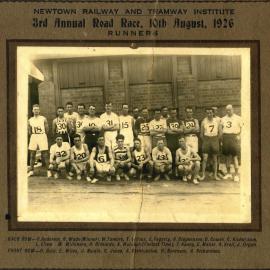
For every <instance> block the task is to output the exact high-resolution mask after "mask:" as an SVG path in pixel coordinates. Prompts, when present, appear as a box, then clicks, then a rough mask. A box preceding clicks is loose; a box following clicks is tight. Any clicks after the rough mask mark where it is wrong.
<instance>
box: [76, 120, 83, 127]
mask: <svg viewBox="0 0 270 270" xmlns="http://www.w3.org/2000/svg"><path fill="white" fill-rule="evenodd" d="M82 123H83V122H82V121H78V120H77V121H76V128H80V127H81V126H82Z"/></svg>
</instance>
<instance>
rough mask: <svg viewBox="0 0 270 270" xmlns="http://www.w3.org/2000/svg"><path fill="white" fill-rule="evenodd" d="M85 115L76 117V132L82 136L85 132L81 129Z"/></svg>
mask: <svg viewBox="0 0 270 270" xmlns="http://www.w3.org/2000/svg"><path fill="white" fill-rule="evenodd" d="M86 118H87V116H84V117H83V118H80V117H78V118H77V119H76V133H77V134H80V135H81V136H84V135H85V133H84V131H83V127H84V122H85V120H86Z"/></svg>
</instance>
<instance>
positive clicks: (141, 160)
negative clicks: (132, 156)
mask: <svg viewBox="0 0 270 270" xmlns="http://www.w3.org/2000/svg"><path fill="white" fill-rule="evenodd" d="M136 160H137V162H139V163H140V162H143V161H145V155H144V154H142V155H138V156H136Z"/></svg>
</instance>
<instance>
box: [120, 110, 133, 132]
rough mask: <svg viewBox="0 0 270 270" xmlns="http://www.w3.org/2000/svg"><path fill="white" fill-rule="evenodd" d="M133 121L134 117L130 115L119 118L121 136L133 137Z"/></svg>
mask: <svg viewBox="0 0 270 270" xmlns="http://www.w3.org/2000/svg"><path fill="white" fill-rule="evenodd" d="M132 120H133V117H132V116H130V115H126V116H124V115H120V116H119V124H120V134H122V135H124V136H133V130H132Z"/></svg>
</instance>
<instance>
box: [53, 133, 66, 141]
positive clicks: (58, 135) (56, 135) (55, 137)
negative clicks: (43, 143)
mask: <svg viewBox="0 0 270 270" xmlns="http://www.w3.org/2000/svg"><path fill="white" fill-rule="evenodd" d="M59 137H61V138H62V139H64V137H63V135H62V134H55V136H54V140H56V139H57V138H59Z"/></svg>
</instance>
